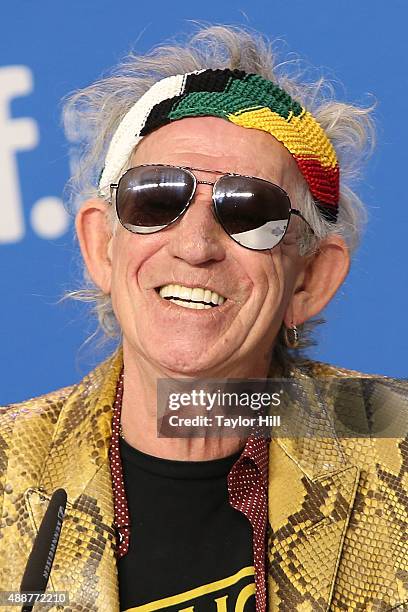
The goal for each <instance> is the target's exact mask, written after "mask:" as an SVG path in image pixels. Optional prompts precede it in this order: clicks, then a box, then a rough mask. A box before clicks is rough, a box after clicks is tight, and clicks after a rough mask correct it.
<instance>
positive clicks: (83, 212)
mask: <svg viewBox="0 0 408 612" xmlns="http://www.w3.org/2000/svg"><path fill="white" fill-rule="evenodd" d="M106 207H107V204H106V202H105V201H104V200H100V199H98V198H93V199H91V200H87V201H86V202H85V203H84V204H83V205H82V206H81V208H80V210H79V212H78V213H77V215H76V219H75V227H76V232H77V236H78V240H79V244H80V247H81V252H82V257H83V258H84V261H85V265H86V267H87V270H88V273H89V276H90V277H91V279H92V280H93V282H94V283H95V285H96V286H97V287H99V289H101V290H102V291H103V292H104V293H105V294H109V293H110V289H111V268H112V266H111V261H110V258H109V251H108V248H109V241H110V239H111V237H112V231H111V229H110V227H109V223H108V219H107V216H106V212H107V209H106Z"/></svg>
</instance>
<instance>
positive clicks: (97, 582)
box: [25, 351, 122, 612]
mask: <svg viewBox="0 0 408 612" xmlns="http://www.w3.org/2000/svg"><path fill="white" fill-rule="evenodd" d="M121 367H122V352H121V351H118V352H117V353H116V354H114V355H113V356H112V358H110V359H109V360H108V361H106V362H104V363H103V364H102V365H101V366H100V367H99V368H97V369H96V370H94V371H93V372H92V373H91V374H90V375H89V376H87V377H85V378H84V380H83V381H82V382H81V383H80V384H79V385H77V386H76V387H75V390H74V392H73V393H72V394H71V395H70V396H69V398H68V400H67V401H66V403H65V404H64V406H63V408H62V410H61V413H60V416H59V419H58V422H57V424H56V428H55V432H54V436H53V440H52V443H51V447H50V450H49V452H48V455H47V458H46V461H45V462H44V466H43V470H42V474H41V478H40V484H39V486H38V487H35V488H30V489H28V490H27V491H26V494H25V503H26V507H27V510H28V512H29V515H30V518H31V522H32V526H33V529H34V532H35V534H37V532H38V528H39V524H40V522H41V519H42V517H43V515H44V513H45V510H46V508H47V506H48V501H49V499H50V497H51V495H52V493H53V492H54V491H55V490H56V489H58V488H60V487H62V488H64V489H65V490H66V491H67V495H68V503H67V509H66V514H65V518H64V523H63V528H62V531H61V535H60V540H59V543H58V548H57V553H56V556H55V559H54V564H53V567H52V571H51V575H50V584H51V586H52V588H53V590H56V591H67V592H68V593H69V597H70V600H71V602H72V601H75V603H76V605H82V606H83V609H86V610H111V611H112V612H115V611H116V610H118V609H119V595H118V585H117V571H116V559H115V546H116V540H115V532H114V529H113V498H112V485H111V474H110V466H109V457H108V452H109V444H110V437H111V418H112V405H113V402H114V396H115V391H116V383H117V379H118V377H119V374H120V370H121Z"/></svg>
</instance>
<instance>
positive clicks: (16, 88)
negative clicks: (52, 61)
mask: <svg viewBox="0 0 408 612" xmlns="http://www.w3.org/2000/svg"><path fill="white" fill-rule="evenodd" d="M32 89H33V78H32V74H31V70H30V69H29V68H27V67H26V66H5V67H3V68H0V192H1V202H0V243H8V242H18V241H19V240H21V238H22V237H23V236H24V214H23V204H22V201H21V189H20V181H19V175H18V166H17V158H16V153H17V152H18V151H28V150H30V149H34V148H35V147H36V146H37V144H38V129H37V123H36V121H35V120H34V119H30V118H28V117H23V118H18V119H13V118H12V117H11V116H10V114H11V113H10V102H11V100H12V99H13V98H16V97H19V96H26V95H28V94H29V93H31V91H32Z"/></svg>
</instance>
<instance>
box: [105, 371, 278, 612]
mask: <svg viewBox="0 0 408 612" xmlns="http://www.w3.org/2000/svg"><path fill="white" fill-rule="evenodd" d="M122 395H123V372H122V373H121V375H120V377H119V380H118V384H117V390H116V398H115V402H114V405H113V417H112V439H111V447H110V450H109V460H110V466H111V473H112V487H113V501H114V521H115V528H116V532H117V534H118V547H117V555H118V557H119V558H120V557H123V556H124V555H126V553H127V552H128V548H129V541H130V518H129V510H128V505H127V500H126V492H125V486H124V482H123V474H122V462H121V458H120V452H119V437H120V414H121V409H122ZM228 494H229V501H230V504H231V506H232V507H233V508H235V509H236V510H239V511H240V512H242V513H243V514H244V515H245V516H246V517H247V518H248V520H249V521H250V523H251V525H252V532H253V552H254V567H255V586H256V610H257V612H265V610H266V576H265V557H266V544H265V537H266V522H267V508H268V498H267V495H268V444H267V441H266V440H265V438H263V437H262V436H255V435H251V436H250V437H249V438H248V440H247V442H246V444H245V447H244V449H243V451H242V453H241V455H240V457H239V459H238V460H237V461H236V462H235V464H234V465H233V466H232V469H231V471H230V473H229V474H228Z"/></svg>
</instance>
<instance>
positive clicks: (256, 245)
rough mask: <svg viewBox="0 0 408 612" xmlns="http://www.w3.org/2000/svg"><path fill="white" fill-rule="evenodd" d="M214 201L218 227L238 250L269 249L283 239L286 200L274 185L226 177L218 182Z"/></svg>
mask: <svg viewBox="0 0 408 612" xmlns="http://www.w3.org/2000/svg"><path fill="white" fill-rule="evenodd" d="M214 198H215V208H216V212H217V216H218V218H219V220H220V223H221V224H222V226H223V227H224V229H225V230H226V232H227V233H228V234H229V235H230V236H231V238H233V239H234V240H235V241H236V242H238V243H239V244H241V245H242V246H245V247H247V248H249V249H256V250H264V249H271V248H273V247H274V246H276V245H277V244H278V243H279V242H280V241H281V240H282V238H283V236H284V235H285V232H286V229H287V227H288V223H289V216H290V212H289V211H290V200H289V197H288V195H287V194H286V193H285V192H284V191H283V189H281V188H280V187H278V186H277V185H273V184H272V183H268V182H267V181H264V180H262V179H258V178H245V177H240V176H228V175H227V176H223V177H221V178H220V179H219V180H218V182H217V186H216V190H215V196H214Z"/></svg>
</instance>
